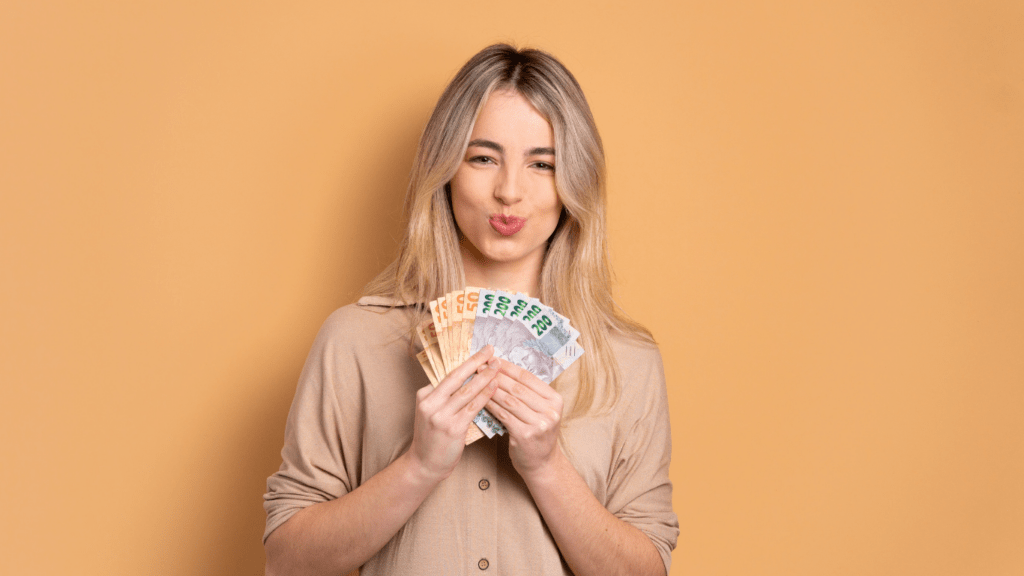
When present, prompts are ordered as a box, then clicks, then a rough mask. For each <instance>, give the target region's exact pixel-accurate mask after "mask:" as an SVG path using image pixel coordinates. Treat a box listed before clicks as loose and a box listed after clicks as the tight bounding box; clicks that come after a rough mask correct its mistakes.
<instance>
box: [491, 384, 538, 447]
mask: <svg viewBox="0 0 1024 576" xmlns="http://www.w3.org/2000/svg"><path fill="white" fill-rule="evenodd" d="M495 393H497V392H495ZM484 408H487V411H488V412H490V413H491V416H494V417H495V418H497V419H498V420H499V421H500V422H501V423H502V424H504V426H505V428H506V429H508V431H509V433H510V434H512V436H514V437H516V438H518V437H520V436H522V433H523V430H525V429H526V426H527V424H526V423H525V422H523V421H522V420H520V419H519V418H516V416H515V414H512V413H511V412H509V411H508V410H507V409H506V408H505V407H504V406H502V405H501V404H498V403H497V402H495V401H494V397H493V396H492V397H491V399H490V400H488V401H487V404H485V405H484Z"/></svg>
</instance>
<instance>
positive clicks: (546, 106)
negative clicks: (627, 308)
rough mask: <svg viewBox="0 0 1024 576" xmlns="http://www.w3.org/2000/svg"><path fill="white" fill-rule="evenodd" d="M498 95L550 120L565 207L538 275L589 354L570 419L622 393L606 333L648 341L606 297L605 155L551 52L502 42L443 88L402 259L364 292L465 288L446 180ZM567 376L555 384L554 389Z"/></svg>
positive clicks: (406, 298)
mask: <svg viewBox="0 0 1024 576" xmlns="http://www.w3.org/2000/svg"><path fill="white" fill-rule="evenodd" d="M494 90H512V91H515V92H518V93H519V94H522V95H523V96H524V97H525V98H526V99H527V100H529V101H530V103H531V104H533V106H534V107H535V108H536V109H537V110H538V111H539V112H540V113H541V114H542V115H543V116H544V117H545V118H546V119H547V120H548V122H550V123H551V127H552V129H553V131H554V139H555V158H556V162H555V165H556V166H557V169H556V171H555V188H556V190H557V192H558V196H559V199H560V200H561V201H562V204H563V206H564V209H563V211H562V216H561V218H560V220H559V223H558V226H557V228H556V229H555V232H554V234H553V235H552V237H551V239H550V241H549V244H548V249H547V253H546V255H545V257H544V265H543V267H542V269H541V279H540V287H541V288H540V289H541V293H540V294H534V295H533V296H536V297H537V298H540V300H541V301H542V302H544V303H545V304H547V305H548V306H551V307H552V308H554V309H555V310H557V311H559V312H560V313H562V314H564V315H565V316H566V317H568V318H569V319H570V321H571V322H572V324H573V326H575V327H576V329H578V330H579V331H580V340H579V342H580V345H581V346H583V348H584V349H585V350H586V353H585V354H584V355H583V357H582V358H581V359H580V360H579V361H578V362H577V365H579V368H578V371H576V370H570V371H568V372H567V373H566V375H569V374H571V373H573V372H576V373H577V374H578V385H577V388H576V396H575V400H574V402H573V403H572V407H573V408H572V411H571V412H570V414H569V417H570V418H572V417H575V416H580V415H583V414H586V413H588V412H590V410H591V408H593V406H594V403H595V399H596V398H597V392H598V391H599V390H600V391H601V392H602V394H601V402H600V404H599V406H600V407H606V406H608V405H610V403H611V402H614V401H615V399H616V398H617V397H618V394H619V392H620V388H621V385H620V374H619V369H618V364H617V362H616V361H615V357H614V355H613V353H612V348H611V344H610V342H609V337H608V335H609V332H617V333H620V334H624V335H626V336H630V337H633V338H636V339H639V340H642V341H646V342H653V338H652V337H651V334H650V332H648V331H647V330H646V329H645V328H644V327H643V326H641V325H639V324H637V323H636V322H634V321H632V320H631V319H629V318H628V317H626V316H625V315H624V314H623V313H622V312H621V310H620V309H619V308H618V307H617V305H616V304H615V302H614V301H613V299H612V289H611V285H612V274H611V268H610V266H609V264H608V249H607V239H606V235H607V227H606V224H605V164H604V149H603V147H602V146H601V137H600V136H599V135H598V132H597V126H596V124H595V123H594V117H593V115H592V114H591V112H590V107H589V106H588V105H587V100H586V98H585V97H584V96H583V90H582V89H580V86H579V84H578V83H577V82H576V79H575V78H574V77H573V75H572V74H571V73H570V72H569V70H567V69H566V68H565V66H563V65H562V63H561V62H559V61H558V60H556V59H555V58H554V57H552V56H551V55H549V54H547V53H545V52H542V51H540V50H534V49H524V50H517V49H516V48H513V47H512V46H509V45H506V44H495V45H493V46H488V47H487V48H484V49H483V50H482V51H480V52H479V53H477V54H476V55H475V56H473V57H472V58H471V59H470V60H469V62H467V63H466V65H465V66H463V67H462V69H461V70H459V72H458V74H456V75H455V78H454V79H453V80H452V81H451V82H450V83H449V84H448V86H447V88H445V90H444V93H443V94H442V95H441V98H440V99H439V100H438V102H437V105H436V106H435V107H434V112H433V114H431V116H430V120H429V121H428V122H427V126H426V128H425V129H424V130H423V135H422V137H421V138H420V144H419V148H418V150H417V152H416V159H415V163H414V165H413V168H412V174H411V177H410V181H409V189H408V191H407V193H406V198H405V219H406V222H407V226H406V230H405V236H404V238H403V239H402V243H401V246H400V247H399V252H398V257H397V258H396V259H395V261H394V262H392V263H391V264H390V265H389V266H388V267H387V268H386V269H385V270H384V271H383V272H381V273H380V275H378V276H377V277H376V278H375V279H374V280H373V281H372V282H370V284H369V285H367V287H366V290H365V292H366V294H367V295H377V296H389V297H392V298H395V299H397V300H399V301H401V302H404V303H406V304H412V305H415V306H419V307H423V306H424V305H425V303H426V302H429V301H430V300H433V299H436V298H438V297H440V296H442V295H444V294H446V293H448V292H451V291H453V290H459V289H461V288H462V287H463V286H464V285H465V276H464V272H463V268H462V258H461V255H460V251H459V232H458V228H457V225H456V223H455V218H454V216H453V215H452V209H451V198H450V190H449V188H448V183H449V182H450V181H451V179H452V177H453V176H454V175H455V172H456V170H458V167H459V165H460V163H461V162H462V159H463V156H464V154H465V153H466V148H467V146H468V144H469V137H470V133H471V132H472V130H473V124H474V122H475V121H476V117H477V114H478V113H479V111H480V108H481V107H482V106H483V104H484V102H485V101H486V100H487V97H488V95H490V93H491V92H493V91H494ZM564 378H565V376H562V377H559V378H558V379H557V380H556V384H555V385H556V387H559V382H560V381H562V380H563V379H564Z"/></svg>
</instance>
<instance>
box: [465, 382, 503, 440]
mask: <svg viewBox="0 0 1024 576" xmlns="http://www.w3.org/2000/svg"><path fill="white" fill-rule="evenodd" d="M497 390H498V384H497V383H496V382H494V378H490V379H489V380H488V382H487V385H486V386H484V387H483V389H481V390H480V392H477V394H476V396H474V397H473V399H472V400H471V401H470V402H469V403H468V404H466V405H465V406H463V408H462V411H461V412H459V415H460V416H461V417H462V419H463V420H464V424H460V426H462V427H463V428H466V427H469V425H470V423H471V422H473V418H476V415H477V413H479V412H480V411H481V410H483V408H484V406H486V405H487V404H488V403H489V402H490V401H491V398H492V397H493V396H494V393H495V392H496V391H497Z"/></svg>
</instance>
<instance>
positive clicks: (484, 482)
mask: <svg viewBox="0 0 1024 576" xmlns="http://www.w3.org/2000/svg"><path fill="white" fill-rule="evenodd" d="M477 486H479V487H480V489H481V490H487V489H488V488H490V487H491V482H490V480H488V479H487V478H484V479H483V480H481V481H480V483H479V484H477ZM481 562H484V561H483V560H481ZM486 568H487V567H486V566H484V567H483V568H481V570H484V569H486Z"/></svg>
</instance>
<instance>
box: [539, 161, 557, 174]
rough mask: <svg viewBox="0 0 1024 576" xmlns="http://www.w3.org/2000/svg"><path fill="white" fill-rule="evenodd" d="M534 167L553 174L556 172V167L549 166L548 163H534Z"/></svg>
mask: <svg viewBox="0 0 1024 576" xmlns="http://www.w3.org/2000/svg"><path fill="white" fill-rule="evenodd" d="M534 166H535V167H537V168H540V169H541V170H550V171H552V172H554V171H555V167H554V165H553V164H548V163H547V162H536V163H534Z"/></svg>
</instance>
